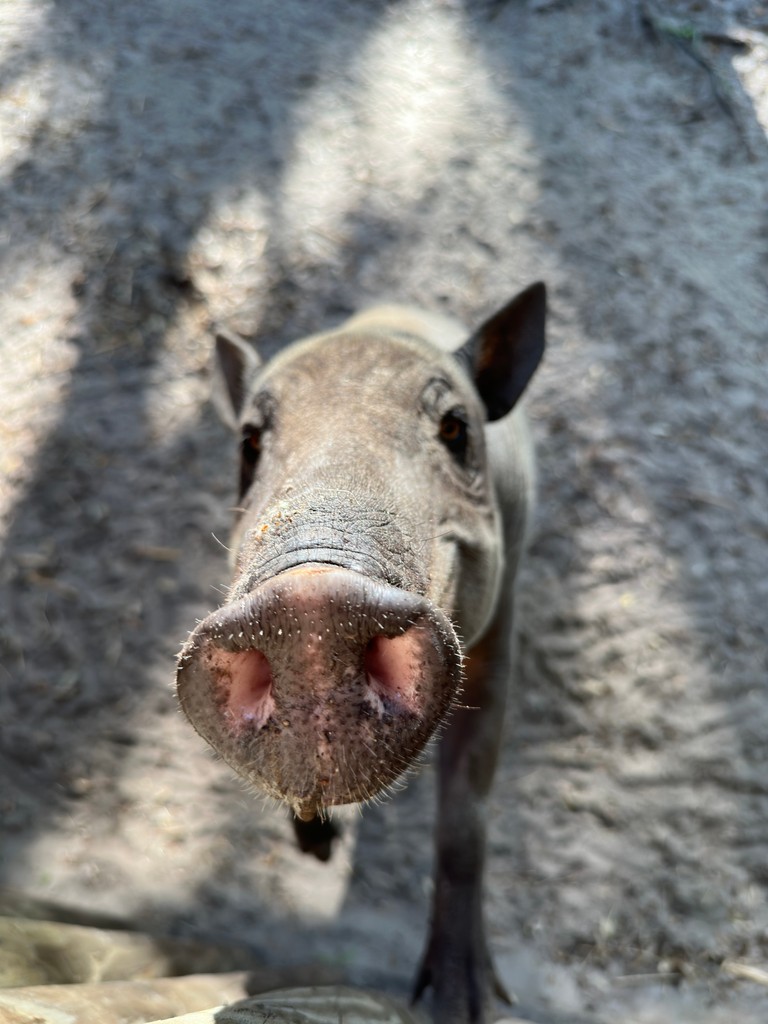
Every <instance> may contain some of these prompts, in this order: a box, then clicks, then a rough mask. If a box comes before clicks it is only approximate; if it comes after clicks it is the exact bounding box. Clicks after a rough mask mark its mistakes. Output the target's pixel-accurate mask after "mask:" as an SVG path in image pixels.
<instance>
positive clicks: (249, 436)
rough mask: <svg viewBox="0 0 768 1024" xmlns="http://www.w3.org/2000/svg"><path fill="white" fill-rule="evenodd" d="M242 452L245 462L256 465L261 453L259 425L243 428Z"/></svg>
mask: <svg viewBox="0 0 768 1024" xmlns="http://www.w3.org/2000/svg"><path fill="white" fill-rule="evenodd" d="M240 450H241V453H242V456H243V459H244V461H245V462H247V463H248V464H249V465H250V466H254V465H255V464H256V463H257V462H258V460H259V456H260V455H261V431H260V430H259V428H258V427H253V426H246V427H244V428H243V441H242V445H241V449H240Z"/></svg>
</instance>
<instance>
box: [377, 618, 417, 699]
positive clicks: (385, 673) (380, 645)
mask: <svg viewBox="0 0 768 1024" xmlns="http://www.w3.org/2000/svg"><path fill="white" fill-rule="evenodd" d="M414 633H415V629H414V628H412V629H409V630H408V632H407V633H403V635H402V636H393V637H388V636H376V637H374V638H373V640H371V641H369V643H368V645H367V646H366V649H365V655H364V656H363V669H364V671H365V679H366V682H367V684H368V686H370V687H371V689H372V690H373V691H374V693H375V694H376V696H377V697H379V698H381V699H382V700H387V699H389V700H392V699H393V698H395V699H399V700H400V701H401V702H402V703H404V704H406V705H408V706H412V705H413V704H414V700H415V698H416V696H417V692H418V683H419V678H420V668H419V662H420V658H419V649H420V646H421V642H420V640H419V639H418V638H417V637H415V636H414Z"/></svg>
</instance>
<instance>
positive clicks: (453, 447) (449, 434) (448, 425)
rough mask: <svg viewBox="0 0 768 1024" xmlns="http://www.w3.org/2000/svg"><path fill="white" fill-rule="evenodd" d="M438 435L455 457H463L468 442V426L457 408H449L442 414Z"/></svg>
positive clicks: (461, 458)
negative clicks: (448, 410)
mask: <svg viewBox="0 0 768 1024" xmlns="http://www.w3.org/2000/svg"><path fill="white" fill-rule="evenodd" d="M438 436H439V438H440V440H441V441H442V442H443V444H444V445H445V447H446V448H447V449H448V451H449V452H451V453H452V454H453V455H455V456H456V458H457V459H460V460H463V459H464V456H465V455H466V453H467V446H468V444H469V426H468V424H467V421H466V419H465V417H464V415H463V413H462V412H461V411H460V410H459V409H451V410H450V412H447V413H446V414H445V415H444V416H443V418H442V419H441V420H440V430H439V434H438Z"/></svg>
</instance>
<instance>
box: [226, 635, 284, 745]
mask: <svg viewBox="0 0 768 1024" xmlns="http://www.w3.org/2000/svg"><path fill="white" fill-rule="evenodd" d="M212 660H213V661H214V662H215V665H213V666H212V668H214V678H217V679H219V680H220V683H219V685H220V687H221V690H222V697H223V704H224V709H225V715H226V717H227V718H228V720H229V723H230V726H231V727H233V728H234V730H235V731H236V732H239V731H240V730H241V729H243V728H245V727H249V726H250V727H255V728H256V729H260V728H261V727H262V726H263V725H265V723H266V721H267V719H268V718H269V716H270V715H271V714H272V712H273V711H274V709H275V702H274V699H273V697H272V681H273V680H272V666H271V665H270V663H269V659H268V658H267V656H266V654H263V653H262V652H261V651H256V650H249V651H224V650H221V649H218V650H216V651H215V652H214V653H213V654H212Z"/></svg>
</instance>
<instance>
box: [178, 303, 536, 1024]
mask: <svg viewBox="0 0 768 1024" xmlns="http://www.w3.org/2000/svg"><path fill="white" fill-rule="evenodd" d="M543 329H544V288H543V286H542V285H534V286H532V287H531V288H529V289H527V291H525V292H523V293H521V295H519V296H517V297H516V298H515V299H513V301H512V302H511V303H509V304H508V306H506V307H504V309H502V310H501V311H500V312H499V313H498V314H496V315H495V316H494V317H492V318H491V319H490V320H488V321H486V323H485V324H483V326H482V327H481V328H480V330H479V331H477V332H475V333H474V334H473V335H470V337H469V338H466V336H465V335H464V334H463V332H462V329H461V328H460V327H459V326H458V325H456V324H455V323H454V322H453V321H448V320H445V319H443V318H440V317H434V316H431V315H429V314H423V313H419V312H417V311H412V310H407V309H400V308H398V307H379V308H377V309H374V310H371V311H369V312H368V313H364V314H361V315H359V316H357V317H354V318H353V319H352V320H350V321H348V322H347V323H345V324H344V325H342V327H341V328H339V329H338V330H335V331H331V332H328V333H325V334H322V335H317V336H314V337H311V338H309V339H306V340H304V341H302V342H298V343H296V344H294V345H293V346H291V347H289V348H288V349H286V350H285V351H284V352H283V353H281V354H280V355H279V356H277V357H276V358H275V359H273V360H272V361H271V362H269V363H267V364H266V365H261V364H260V362H259V360H258V357H257V356H256V354H255V352H254V350H253V349H252V348H250V347H249V346H246V345H245V344H244V343H243V342H240V341H238V340H236V339H233V338H228V337H226V336H221V337H219V338H218V339H217V351H218V364H217V365H218V372H217V383H216V388H217V394H218V402H219V406H220V408H221V409H222V411H223V413H224V415H225V417H226V418H227V419H228V421H229V422H230V423H231V424H232V426H233V427H234V428H235V429H236V430H237V432H238V434H239V437H240V498H239V511H238V514H237V523H236V526H235V530H234V535H233V541H232V550H233V554H234V577H233V582H232V587H231V591H230V594H229V597H228V600H227V602H226V603H225V604H224V605H223V606H222V607H221V608H220V609H218V610H217V611H215V612H213V613H212V614H211V615H209V616H208V617H207V618H205V619H204V620H203V621H202V622H201V623H200V624H199V625H198V626H197V628H196V629H195V630H194V631H193V633H192V634H191V635H190V637H189V640H188V641H187V642H186V643H185V645H184V647H183V649H182V651H181V654H180V657H179V666H178V674H177V687H178V695H179V699H180V702H181V705H182V708H183V709H184V711H185V713H186V714H187V716H188V717H189V719H190V721H191V722H192V724H193V725H194V727H195V728H196V729H197V731H198V732H199V733H200V734H201V735H202V736H203V737H204V738H205V739H206V740H207V741H208V742H209V743H210V744H211V745H212V746H213V747H214V748H215V749H216V750H217V751H218V752H219V753H220V755H221V756H222V757H223V758H224V759H225V760H226V761H227V762H228V763H229V764H230V765H231V766H232V767H233V768H234V769H235V771H237V772H238V773H239V774H240V775H242V776H244V777H245V778H246V779H248V780H249V781H250V782H252V783H253V784H254V785H255V786H256V787H258V788H259V789H260V790H262V791H264V792H266V793H268V794H270V795H271V796H273V797H276V798H278V799H280V800H283V801H285V802H286V803H287V804H288V805H289V806H290V807H291V808H292V809H293V811H294V813H295V815H296V816H297V819H299V823H298V826H297V835H298V837H299V841H300V843H301V845H302V847H303V848H304V849H306V850H308V851H311V852H314V853H316V854H317V856H319V857H321V859H325V857H327V856H328V854H329V852H330V842H331V839H332V837H333V834H334V833H333V830H332V827H330V826H328V825H327V823H325V824H324V822H325V816H326V812H327V811H328V809H329V808H331V807H333V806H336V805H339V804H348V803H355V802H359V801H365V800H368V799H370V798H371V797H373V796H375V795H376V794H378V793H380V792H382V791H383V790H386V789H387V787H389V786H391V784H392V783H393V782H394V781H395V780H396V779H397V778H398V777H399V776H400V775H402V774H403V772H405V771H406V770H407V769H408V768H409V767H410V766H411V765H413V764H414V762H416V761H417V759H418V758H419V755H420V754H421V752H422V751H423V749H424V747H425V745H426V744H427V742H428V741H429V739H430V737H431V736H433V735H434V734H435V733H436V731H438V729H439V728H440V727H441V726H444V736H443V741H442V744H441V748H442V749H441V804H440V808H439V813H438V835H437V851H438V852H437V858H438V859H437V868H436V870H437V880H436V883H437V888H436V896H435V904H434V907H433V916H432V931H431V936H430V940H429V943H428V945H427V951H426V954H425V958H424V961H423V964H422V968H421V971H420V974H419V978H418V979H417V994H418V993H419V992H421V990H422V989H423V988H425V987H426V986H427V985H432V986H433V987H434V989H435V1001H434V1013H435V1019H436V1020H440V1021H469V1020H472V1021H480V1020H483V1019H485V1017H484V1016H483V1015H484V1013H485V1008H486V1006H487V1004H488V1001H489V993H490V990H491V988H492V986H493V974H492V969H491V967H490V960H489V957H488V955H487V951H486V948H485V939H484V935H483V927H482V913H481V897H480V882H479V879H480V877H481V874H482V861H483V845H484V839H483V837H484V830H483V821H482V818H483V801H484V798H485V795H486V793H487V790H488V786H489V785H490V779H491V776H492V773H493V765H494V762H495V758H496V749H497V746H498V735H499V728H500V721H501V711H502V710H503V692H504V690H505V687H506V681H507V676H508V673H509V661H510V651H511V633H512V619H511V610H512V600H511V592H512V585H513V577H514V572H515V569H516V565H517V560H518V554H519V549H520V546H521V543H522V538H523V533H524V529H525V520H526V515H527V509H528V503H529V496H530V490H531V475H532V471H531V459H530V452H529V449H528V445H527V441H526V432H525V424H524V421H523V419H522V416H521V415H520V414H519V413H518V412H517V411H515V412H512V410H513V408H514V406H515V405H516V403H517V400H518V398H519V397H520V394H521V393H522V391H523V390H524V388H525V386H526V384H527V383H528V380H529V379H530V376H531V375H532V373H533V371H534V370H535V368H536V365H537V364H538V362H539V359H540V357H541V353H542V350H543V339H544V334H543ZM489 424H490V426H489ZM470 709H471V710H470ZM445 723H447V725H446V724H445ZM302 822H304V823H306V826H302V824H301V823H302ZM459 834H460V835H459ZM457 893H458V894H459V895H458V899H457V896H456V894H457ZM461 933H463V937H462V935H461Z"/></svg>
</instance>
